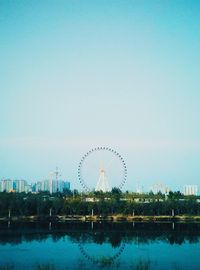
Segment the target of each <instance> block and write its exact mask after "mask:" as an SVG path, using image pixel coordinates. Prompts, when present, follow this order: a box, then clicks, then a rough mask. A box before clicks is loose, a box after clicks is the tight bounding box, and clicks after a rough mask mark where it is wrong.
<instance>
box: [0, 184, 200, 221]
mask: <svg viewBox="0 0 200 270" xmlns="http://www.w3.org/2000/svg"><path fill="white" fill-rule="evenodd" d="M11 219H12V220H30V221H39V220H50V221H67V220H75V221H76V220H78V221H101V220H108V221H123V220H124V221H192V220H193V221H200V197H199V196H184V195H183V194H181V193H180V192H179V191H178V192H169V194H168V195H167V196H166V195H165V194H162V193H158V194H153V193H152V192H151V193H148V194H136V193H130V192H121V191H120V190H119V189H117V188H113V189H112V191H111V192H107V193H103V192H99V191H98V192H95V191H94V192H89V193H79V192H78V191H77V190H74V191H73V192H72V191H70V190H68V191H66V192H64V193H54V194H49V193H48V192H41V193H37V194H33V193H6V192H1V193H0V220H11Z"/></svg>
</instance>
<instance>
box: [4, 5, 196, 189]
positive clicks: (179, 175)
mask: <svg viewBox="0 0 200 270" xmlns="http://www.w3.org/2000/svg"><path fill="white" fill-rule="evenodd" d="M0 39H1V42H0V73H1V78H0V82H1V87H0V123H1V126H0V129H1V130H0V150H1V151H0V179H2V178H11V179H25V180H27V181H28V182H29V183H31V182H34V181H37V180H38V181H39V180H41V179H44V178H47V177H48V174H49V172H50V171H52V170H55V168H56V167H58V168H59V171H60V173H61V174H62V178H63V179H65V180H67V181H70V183H71V188H77V189H79V190H81V188H82V187H81V185H80V183H79V181H78V177H77V170H78V164H79V162H80V160H81V157H82V156H83V155H84V154H85V153H86V152H87V151H88V150H90V149H92V148H94V147H96V146H108V147H112V148H113V149H115V150H117V151H118V152H119V153H120V154H121V155H122V156H123V158H124V160H125V162H126V166H127V169H128V175H127V181H126V184H125V185H124V190H131V191H133V190H135V188H136V185H137V183H140V184H142V185H143V186H144V188H145V189H146V190H149V187H150V186H152V185H153V184H155V183H158V182H159V183H160V182H162V183H164V184H166V185H167V186H169V187H170V188H172V189H173V190H182V188H183V186H184V185H186V184H194V185H198V184H199V183H200V168H199V160H200V90H199V86H200V53H199V51H200V2H199V1H170V0H169V1H134V0H133V1H107V0H106V1H104V0H102V1H62V0H59V1H53V0H52V1H51V0H49V1H39V0H38V1H23V0H21V1H11V0H1V1H0ZM95 184H96V180H95V181H94V186H95Z"/></svg>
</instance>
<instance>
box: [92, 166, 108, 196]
mask: <svg viewBox="0 0 200 270" xmlns="http://www.w3.org/2000/svg"><path fill="white" fill-rule="evenodd" d="M95 191H103V192H108V191H110V187H109V184H108V180H107V177H106V171H105V170H104V169H101V170H100V176H99V180H98V182H97V185H96V188H95Z"/></svg>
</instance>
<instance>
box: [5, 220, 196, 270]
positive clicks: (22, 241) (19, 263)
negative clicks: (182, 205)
mask: <svg viewBox="0 0 200 270" xmlns="http://www.w3.org/2000/svg"><path fill="white" fill-rule="evenodd" d="M3 269H4V270H8V269H16V270H22V269H34V270H35V269H40V270H42V269H44V270H56V269H59V270H61V269H137V270H141V269H143V270H148V269H162V270H165V269H166V270H167V269H174V270H179V269H193V270H195V269H200V224H198V223H195V224H179V223H175V224H173V223H90V222H88V223H55V224H51V223H46V224H45V223H12V222H11V223H10V224H8V223H0V270H3Z"/></svg>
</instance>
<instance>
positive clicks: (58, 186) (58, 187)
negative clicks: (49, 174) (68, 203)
mask: <svg viewBox="0 0 200 270" xmlns="http://www.w3.org/2000/svg"><path fill="white" fill-rule="evenodd" d="M66 189H70V182H67V181H63V180H52V179H48V180H42V181H39V182H37V183H36V185H35V190H34V191H35V192H40V191H48V192H50V193H55V192H63V191H64V190H66Z"/></svg>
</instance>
